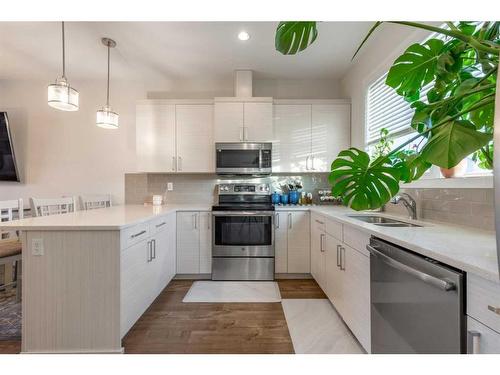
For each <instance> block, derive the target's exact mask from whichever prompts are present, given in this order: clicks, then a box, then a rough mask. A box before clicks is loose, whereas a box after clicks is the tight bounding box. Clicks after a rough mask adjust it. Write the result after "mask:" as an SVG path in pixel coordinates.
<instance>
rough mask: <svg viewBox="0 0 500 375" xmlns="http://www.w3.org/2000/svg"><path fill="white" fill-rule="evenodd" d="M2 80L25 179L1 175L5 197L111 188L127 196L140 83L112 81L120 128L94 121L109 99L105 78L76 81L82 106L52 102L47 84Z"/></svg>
mask: <svg viewBox="0 0 500 375" xmlns="http://www.w3.org/2000/svg"><path fill="white" fill-rule="evenodd" d="M48 83H49V82H45V81H40V82H35V81H20V80H16V81H8V80H0V111H7V112H8V115H9V120H10V125H11V128H12V132H13V137H14V147H15V153H16V157H17V158H18V164H19V167H20V170H21V174H22V179H23V182H22V183H21V184H19V183H11V182H2V181H0V200H4V199H12V198H23V199H25V202H26V203H28V198H29V197H31V196H36V197H58V196H62V195H67V196H69V195H75V196H77V195H79V194H92V193H111V194H112V195H113V198H114V200H115V201H116V203H122V202H123V201H124V173H125V172H126V171H131V170H135V101H136V100H137V99H143V98H145V91H144V90H143V89H142V87H141V86H140V85H138V84H134V83H130V82H112V86H111V105H112V106H113V108H114V109H115V110H116V111H117V112H118V113H119V115H120V128H119V129H118V130H105V129H101V128H98V127H96V126H95V113H96V110H97V108H98V107H100V106H102V105H103V104H104V102H105V88H106V86H105V82H103V81H98V82H90V81H85V82H73V81H71V83H72V85H74V87H76V88H77V89H78V91H79V92H80V110H79V111H78V112H62V111H57V110H55V109H53V108H51V107H49V106H48V105H47V84H48Z"/></svg>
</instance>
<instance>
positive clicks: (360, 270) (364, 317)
mask: <svg viewBox="0 0 500 375" xmlns="http://www.w3.org/2000/svg"><path fill="white" fill-rule="evenodd" d="M341 251H342V258H341V261H342V268H343V271H342V272H343V273H342V279H343V283H342V297H341V300H342V301H343V302H344V313H343V315H342V317H343V319H344V321H345V322H346V323H347V325H348V326H349V328H350V329H351V331H352V332H353V333H354V335H355V336H356V337H357V339H358V340H359V342H360V343H361V345H363V347H364V348H365V350H366V351H367V352H370V348H371V344H370V343H371V339H370V337H371V336H370V258H369V257H368V256H366V255H364V254H361V253H360V252H358V251H357V250H354V249H353V248H351V247H349V246H347V245H346V244H342V250H341Z"/></svg>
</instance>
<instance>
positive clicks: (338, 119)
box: [312, 104, 351, 172]
mask: <svg viewBox="0 0 500 375" xmlns="http://www.w3.org/2000/svg"><path fill="white" fill-rule="evenodd" d="M350 140H351V106H350V104H324V105H323V104H321V105H320V104H313V105H312V156H313V161H312V167H313V169H314V170H315V171H316V172H329V171H330V166H331V164H332V161H333V160H334V159H335V158H336V157H337V155H338V153H339V152H340V151H341V150H343V149H345V148H348V147H349V146H350V143H351V141H350Z"/></svg>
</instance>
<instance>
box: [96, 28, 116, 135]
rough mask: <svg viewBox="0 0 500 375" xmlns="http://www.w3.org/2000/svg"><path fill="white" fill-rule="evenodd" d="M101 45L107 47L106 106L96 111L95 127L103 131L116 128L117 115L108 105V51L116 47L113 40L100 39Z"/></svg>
mask: <svg viewBox="0 0 500 375" xmlns="http://www.w3.org/2000/svg"><path fill="white" fill-rule="evenodd" d="M101 42H102V44H104V45H105V46H106V47H108V82H107V88H106V105H105V106H104V107H102V108H101V109H99V110H98V111H97V122H96V125H97V126H99V127H101V128H104V129H117V128H118V113H116V112H113V110H112V109H111V106H110V105H109V51H110V49H111V48H115V47H116V42H115V41H114V40H113V39H109V38H102V39H101Z"/></svg>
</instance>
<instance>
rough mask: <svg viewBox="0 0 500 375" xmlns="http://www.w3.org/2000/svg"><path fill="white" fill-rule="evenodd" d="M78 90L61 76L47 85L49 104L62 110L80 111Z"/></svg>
mask: <svg viewBox="0 0 500 375" xmlns="http://www.w3.org/2000/svg"><path fill="white" fill-rule="evenodd" d="M78 97H79V94H78V91H76V90H75V89H74V88H73V87H71V86H70V85H69V84H68V82H67V81H66V78H64V77H61V78H58V79H57V80H56V83H54V84H51V85H49V86H48V87H47V102H48V104H49V105H50V106H51V107H53V108H56V109H59V110H61V111H78Z"/></svg>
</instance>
